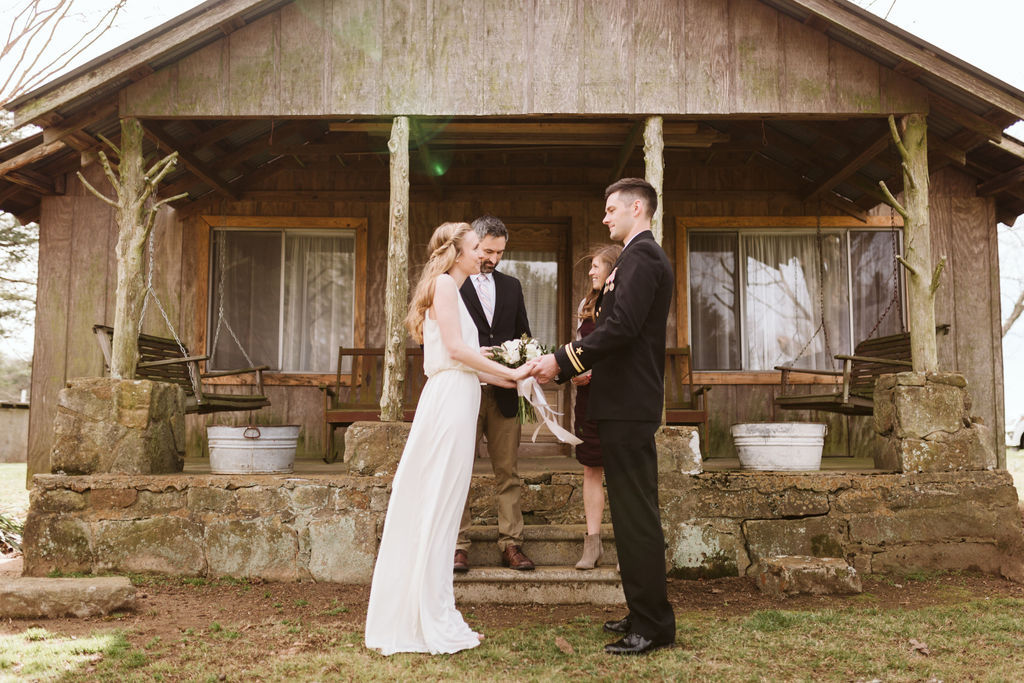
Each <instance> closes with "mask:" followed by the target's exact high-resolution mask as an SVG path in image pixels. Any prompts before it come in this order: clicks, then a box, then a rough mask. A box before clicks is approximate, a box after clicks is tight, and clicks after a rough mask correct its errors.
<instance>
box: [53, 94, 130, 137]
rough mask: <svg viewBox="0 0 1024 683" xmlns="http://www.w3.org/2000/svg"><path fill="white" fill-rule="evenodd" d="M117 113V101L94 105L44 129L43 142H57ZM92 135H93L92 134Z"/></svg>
mask: <svg viewBox="0 0 1024 683" xmlns="http://www.w3.org/2000/svg"><path fill="white" fill-rule="evenodd" d="M116 114H117V102H104V103H102V104H98V105H96V106H93V107H91V108H89V109H87V110H85V111H82V112H79V113H78V114H75V115H74V116H70V117H68V118H66V119H64V120H63V121H61V122H60V123H58V124H56V125H53V126H49V127H47V128H44V129H43V142H56V141H58V140H64V139H65V138H67V137H69V136H71V135H74V134H75V133H78V132H80V131H81V130H82V129H83V128H85V127H86V126H91V125H93V124H94V123H96V122H97V121H101V120H103V119H106V118H109V117H111V116H115V115H116ZM90 137H91V136H90Z"/></svg>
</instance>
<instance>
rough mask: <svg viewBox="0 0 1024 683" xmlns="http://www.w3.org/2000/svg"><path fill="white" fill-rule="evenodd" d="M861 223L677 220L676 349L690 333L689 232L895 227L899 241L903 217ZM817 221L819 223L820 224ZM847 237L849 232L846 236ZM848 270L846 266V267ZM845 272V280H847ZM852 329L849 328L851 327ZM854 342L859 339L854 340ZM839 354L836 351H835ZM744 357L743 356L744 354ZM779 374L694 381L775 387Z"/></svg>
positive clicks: (828, 380)
mask: <svg viewBox="0 0 1024 683" xmlns="http://www.w3.org/2000/svg"><path fill="white" fill-rule="evenodd" d="M864 218H865V219H864V220H861V219H860V218H856V217H853V216H821V217H820V218H819V217H818V216H690V217H679V218H676V245H675V246H676V250H675V251H676V253H675V257H676V263H675V265H676V269H675V270H676V339H677V341H678V344H679V346H689V345H690V338H691V334H690V333H691V330H690V274H689V263H690V253H689V249H690V245H689V231H690V230H691V229H695V230H707V231H726V230H731V231H736V232H745V231H761V232H772V231H778V232H780V233H783V232H786V231H789V232H793V231H796V230H798V231H800V232H804V231H806V230H808V229H810V230H815V229H817V227H818V226H819V225H820V226H821V228H822V230H856V229H861V230H864V229H867V230H877V231H881V232H884V231H886V230H890V229H892V228H893V227H895V228H896V229H897V230H899V231H900V234H901V237H900V240H901V242H902V239H903V238H902V233H903V227H904V226H903V218H902V217H901V216H899V215H896V216H890V215H878V216H875V215H871V216H865V217H864ZM819 221H820V223H819ZM847 234H848V233H847ZM844 245H845V246H844V248H845V249H846V258H847V259H849V257H850V250H849V238H848V237H847V238H846V239H844ZM847 270H849V267H848V268H847ZM849 275H850V274H849V273H847V277H849ZM899 278H900V288H901V291H902V292H903V297H902V300H901V301H900V315H902V316H903V320H906V283H905V280H904V274H903V272H902V270H901V271H900V273H899ZM851 329H852V328H851ZM856 341H859V340H854V342H855V343H856ZM837 353H838V352H837ZM744 357H745V354H744ZM781 376H782V373H780V372H778V371H776V370H701V371H696V372H694V373H693V380H694V382H698V383H701V384H778V383H779V382H780V381H781ZM790 382H791V383H793V384H834V383H836V379H835V378H832V377H828V376H820V375H805V374H797V375H791V376H790Z"/></svg>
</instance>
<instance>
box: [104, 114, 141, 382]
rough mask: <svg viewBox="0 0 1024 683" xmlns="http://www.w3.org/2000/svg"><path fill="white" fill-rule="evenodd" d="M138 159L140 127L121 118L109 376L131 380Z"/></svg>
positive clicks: (136, 311)
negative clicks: (115, 260) (114, 285)
mask: <svg viewBox="0 0 1024 683" xmlns="http://www.w3.org/2000/svg"><path fill="white" fill-rule="evenodd" d="M144 163H145V162H144V160H143V157H142V124H141V123H139V120H138V119H133V118H126V119H121V150H120V160H119V162H118V171H119V175H120V187H118V188H117V196H118V202H117V211H116V215H117V289H116V298H115V303H114V339H113V345H112V348H111V357H110V376H111V377H116V378H120V379H134V378H135V369H136V366H137V365H138V362H139V343H138V335H139V320H140V318H141V317H142V303H143V301H145V298H146V287H145V280H144V278H143V268H144V262H145V261H144V256H145V249H146V238H147V237H148V236H149V230H147V229H146V228H147V221H146V220H145V215H144V214H145V209H146V207H145V199H144V198H145V197H146V196H148V193H146V192H145V186H146V173H145V168H144Z"/></svg>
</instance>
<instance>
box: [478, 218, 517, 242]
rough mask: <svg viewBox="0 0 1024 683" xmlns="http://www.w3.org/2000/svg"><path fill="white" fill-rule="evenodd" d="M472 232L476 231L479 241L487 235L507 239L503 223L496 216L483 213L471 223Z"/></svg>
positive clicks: (506, 229) (506, 231)
mask: <svg viewBox="0 0 1024 683" xmlns="http://www.w3.org/2000/svg"><path fill="white" fill-rule="evenodd" d="M473 230H474V231H476V236H477V237H479V238H480V239H483V238H485V237H487V236H488V235H489V236H491V237H504V238H505V239H506V240H507V239H508V228H506V227H505V223H504V222H503V221H502V220H501V219H500V218H498V217H497V216H492V215H491V214H489V213H485V214H484V215H483V216H480V218H477V219H476V220H475V221H473Z"/></svg>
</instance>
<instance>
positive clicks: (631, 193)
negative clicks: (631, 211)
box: [604, 178, 658, 218]
mask: <svg viewBox="0 0 1024 683" xmlns="http://www.w3.org/2000/svg"><path fill="white" fill-rule="evenodd" d="M616 192H618V193H619V196H620V197H622V199H624V200H625V201H626V203H627V204H628V203H630V202H634V201H636V200H637V199H639V200H640V201H642V202H643V203H644V208H646V209H647V211H646V213H647V217H648V218H654V212H655V211H657V210H658V193H657V192H655V190H654V186H653V185H651V184H650V183H649V182H647V181H646V180H644V179H643V178H622V179H621V180H616V181H615V182H614V183H612V184H611V185H609V186H608V187H606V188H605V190H604V199H605V201H608V197H611V196H612V195H613V194H615V193H616Z"/></svg>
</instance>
